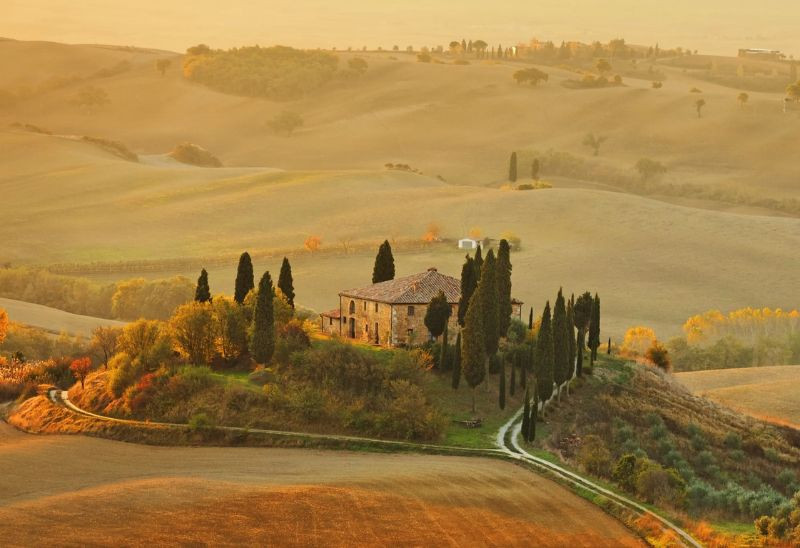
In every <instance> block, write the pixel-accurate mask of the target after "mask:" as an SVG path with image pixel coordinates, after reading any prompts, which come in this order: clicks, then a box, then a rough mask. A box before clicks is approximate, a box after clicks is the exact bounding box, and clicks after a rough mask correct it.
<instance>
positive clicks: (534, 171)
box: [531, 158, 539, 181]
mask: <svg viewBox="0 0 800 548" xmlns="http://www.w3.org/2000/svg"><path fill="white" fill-rule="evenodd" d="M531 179H533V180H534V181H538V180H539V158H535V159H534V160H533V162H532V163H531Z"/></svg>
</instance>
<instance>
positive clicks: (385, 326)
mask: <svg viewBox="0 0 800 548" xmlns="http://www.w3.org/2000/svg"><path fill="white" fill-rule="evenodd" d="M440 291H442V292H443V293H444V294H445V296H446V297H447V302H448V303H450V306H451V307H452V309H453V312H452V314H451V315H450V322H449V324H448V333H449V337H450V342H453V341H454V340H455V338H456V334H457V333H458V301H459V299H460V298H461V281H460V280H458V279H457V278H453V277H451V276H445V275H444V274H440V273H439V272H438V271H437V270H436V269H435V268H429V269H428V270H427V271H426V272H422V273H420V274H414V275H412V276H406V277H404V278H397V279H395V280H389V281H388V282H381V283H377V284H373V285H370V286H367V287H362V288H358V289H348V290H347V291H342V292H341V293H339V308H337V309H334V310H331V311H329V312H324V313H322V314H320V321H321V324H322V325H321V327H322V332H323V333H327V334H329V335H340V336H341V337H344V338H347V339H355V340H358V341H362V342H365V343H369V344H374V345H376V346H383V347H387V348H392V347H397V346H414V345H417V344H422V343H424V342H426V341H428V340H430V333H429V332H428V329H427V327H425V313H426V312H427V310H428V304H429V303H430V302H431V299H432V298H433V297H435V296H436V295H438V294H439V292H440ZM511 309H512V313H511V316H512V317H513V318H517V319H519V320H521V319H522V302H520V301H518V300H516V299H513V300H512V303H511Z"/></svg>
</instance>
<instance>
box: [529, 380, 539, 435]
mask: <svg viewBox="0 0 800 548" xmlns="http://www.w3.org/2000/svg"><path fill="white" fill-rule="evenodd" d="M537 420H539V396H538V395H537V393H536V392H535V391H534V393H533V405H531V418H530V420H529V421H528V425H529V428H530V431H529V432H528V440H529V441H536V421H537Z"/></svg>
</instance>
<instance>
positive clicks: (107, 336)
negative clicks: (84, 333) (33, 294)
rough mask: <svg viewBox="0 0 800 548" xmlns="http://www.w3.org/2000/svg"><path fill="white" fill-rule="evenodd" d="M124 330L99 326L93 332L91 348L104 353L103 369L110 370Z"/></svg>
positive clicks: (0, 315)
mask: <svg viewBox="0 0 800 548" xmlns="http://www.w3.org/2000/svg"><path fill="white" fill-rule="evenodd" d="M3 314H4V311H3V310H0V343H2V342H3V325H2V324H3ZM121 333H122V330H121V329H120V328H118V327H111V326H104V325H98V326H97V327H95V328H94V329H93V330H92V340H91V343H90V344H91V346H92V348H95V349H97V350H99V351H100V352H102V354H103V367H105V368H106V369H108V359H109V358H110V357H111V356H113V355H114V354H115V353H116V351H117V340H118V339H119V336H120V334H121Z"/></svg>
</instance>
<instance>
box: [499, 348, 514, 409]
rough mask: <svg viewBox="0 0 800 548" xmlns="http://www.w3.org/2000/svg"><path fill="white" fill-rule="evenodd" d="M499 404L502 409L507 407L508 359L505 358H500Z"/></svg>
mask: <svg viewBox="0 0 800 548" xmlns="http://www.w3.org/2000/svg"><path fill="white" fill-rule="evenodd" d="M512 369H513V368H512ZM497 404H498V405H499V406H500V409H501V410H503V409H505V408H506V361H505V360H500V386H499V389H498V395H497Z"/></svg>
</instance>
